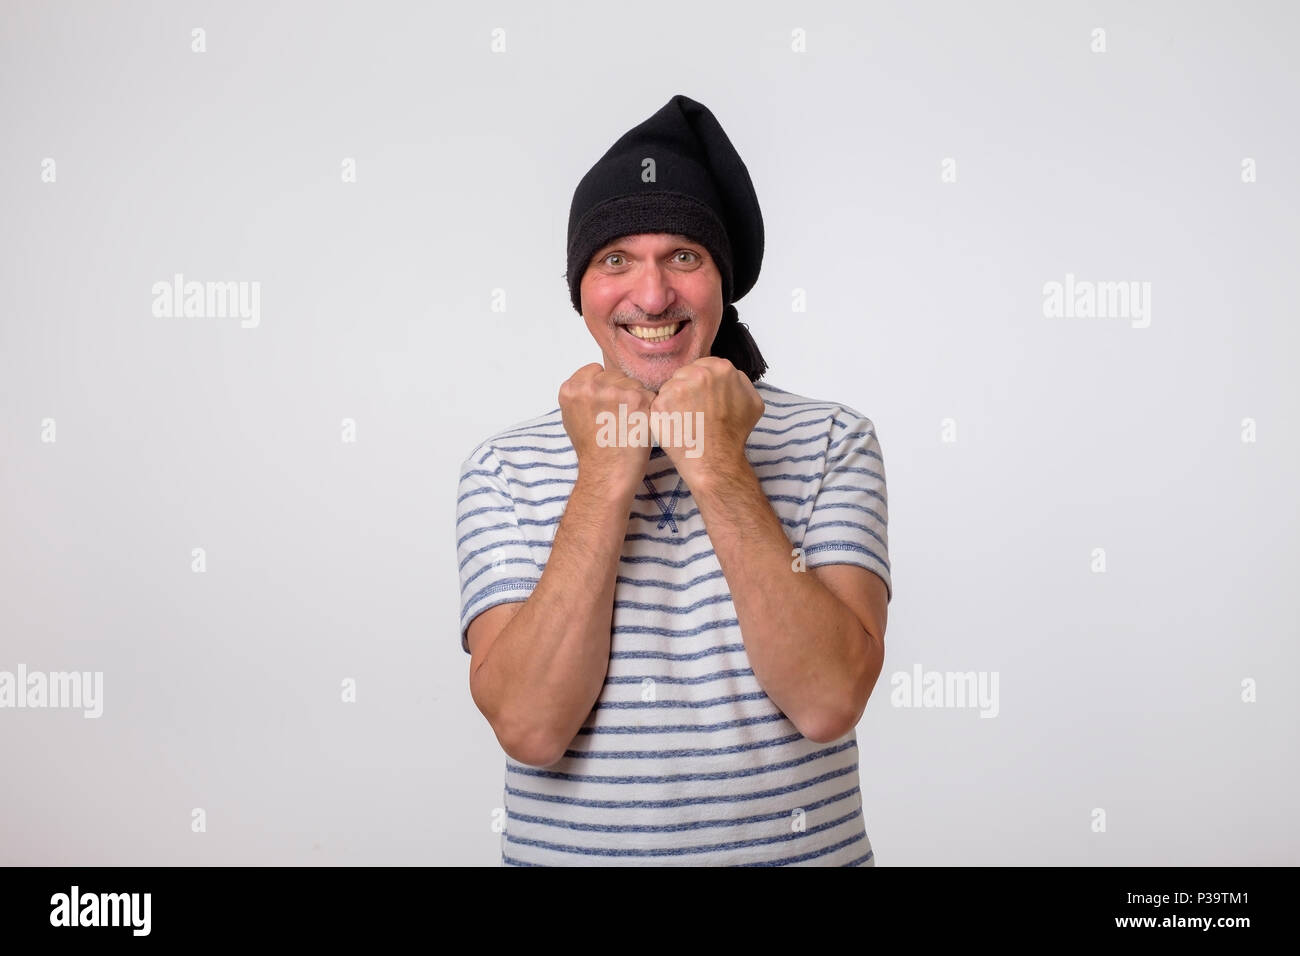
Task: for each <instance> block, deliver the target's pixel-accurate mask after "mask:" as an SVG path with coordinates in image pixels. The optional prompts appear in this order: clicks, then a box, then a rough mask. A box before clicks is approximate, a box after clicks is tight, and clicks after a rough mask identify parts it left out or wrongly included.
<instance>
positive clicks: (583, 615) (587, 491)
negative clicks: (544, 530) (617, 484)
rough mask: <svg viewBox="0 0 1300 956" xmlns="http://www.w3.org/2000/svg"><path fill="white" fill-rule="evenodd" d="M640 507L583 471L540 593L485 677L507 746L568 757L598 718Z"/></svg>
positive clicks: (509, 629)
mask: <svg viewBox="0 0 1300 956" xmlns="http://www.w3.org/2000/svg"><path fill="white" fill-rule="evenodd" d="M632 500H633V491H631V490H629V491H628V492H626V493H614V494H611V493H610V492H609V491H608V490H607V488H605V487H600V486H598V485H596V484H595V483H594V482H588V481H585V480H584V479H583V476H582V475H581V474H579V476H578V480H577V481H576V482H575V484H574V487H573V492H572V494H571V495H570V497H569V501H568V503H567V505H566V506H565V510H564V515H563V517H562V518H561V519H560V523H559V526H558V527H557V528H556V532H555V540H554V542H553V544H552V547H551V553H550V557H549V559H548V560H547V562H546V568H545V570H543V572H542V576H541V578H540V579H539V581H538V583H537V586H536V587H535V588H534V589H533V592H532V594H531V595H529V597H528V599H527V600H526V601H525V602H524V603H523V605H522V607H521V608H520V609H519V611H518V612H517V613H516V614H515V615H514V617H512V618H511V619H510V620H509V621H508V622H507V624H506V625H505V627H504V628H503V629H502V631H501V633H500V635H499V636H498V637H497V639H496V641H495V642H494V643H493V645H492V648H491V650H490V652H489V653H488V655H487V656H486V657H485V658H484V659H483V662H482V665H481V666H480V667H479V670H478V672H477V674H476V678H475V679H476V682H477V685H478V697H479V698H480V708H481V709H482V710H483V713H484V716H486V717H487V718H488V720H489V722H490V723H491V724H492V726H493V729H494V730H495V731H496V732H497V735H498V736H499V737H500V738H501V739H502V740H513V741H530V742H531V744H530V745H529V748H528V749H529V750H530V751H531V752H538V751H540V752H552V753H554V756H555V759H558V757H559V756H560V755H561V754H562V752H563V749H564V748H565V747H566V746H567V745H568V743H569V742H570V741H571V740H572V739H573V737H574V736H575V735H576V733H577V731H578V729H579V728H580V727H581V726H582V724H583V722H584V721H585V720H586V719H587V716H588V715H589V714H590V713H591V708H592V707H593V705H594V704H595V702H596V700H597V698H598V697H599V696H600V692H601V688H602V686H603V685H604V680H605V674H606V671H607V669H608V666H609V652H610V625H611V623H612V617H613V607H614V579H615V577H616V576H617V574H618V562H619V555H620V554H621V552H622V546H623V538H624V535H625V534H626V532H627V522H628V515H629V513H630V511H631V506H632Z"/></svg>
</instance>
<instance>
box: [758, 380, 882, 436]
mask: <svg viewBox="0 0 1300 956" xmlns="http://www.w3.org/2000/svg"><path fill="white" fill-rule="evenodd" d="M754 388H755V389H757V390H758V394H759V396H760V397H761V398H762V399H763V403H764V405H765V406H766V408H765V409H764V410H763V419H764V421H763V422H761V423H760V424H763V425H771V424H774V423H776V422H785V423H787V424H790V423H793V422H796V421H799V422H807V423H808V424H813V423H817V422H820V423H822V425H823V427H824V428H826V429H827V430H834V431H835V433H836V434H841V433H842V432H843V429H844V428H849V429H850V430H853V431H856V430H861V429H863V428H864V427H865V428H866V429H868V430H870V431H873V432H874V431H875V426H874V424H873V423H872V421H871V419H869V418H868V417H867V416H866V415H864V414H862V413H861V412H860V411H858V410H857V409H856V408H853V407H852V406H849V405H845V404H844V403H843V402H837V401H834V400H831V399H820V398H809V397H808V396H806V395H798V394H795V393H794V392H788V391H786V390H785V389H783V388H777V387H776V386H775V385H772V384H770V383H768V382H766V381H763V380H762V379H760V380H759V381H757V382H755V383H754ZM769 419H770V421H768V420H769Z"/></svg>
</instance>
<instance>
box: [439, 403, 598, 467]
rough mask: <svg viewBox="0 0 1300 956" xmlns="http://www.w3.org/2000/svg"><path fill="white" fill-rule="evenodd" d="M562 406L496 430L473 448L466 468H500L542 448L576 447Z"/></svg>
mask: <svg viewBox="0 0 1300 956" xmlns="http://www.w3.org/2000/svg"><path fill="white" fill-rule="evenodd" d="M572 447H573V446H572V444H571V443H570V442H569V436H568V433H567V432H565V430H564V422H563V420H562V418H561V417H560V409H559V408H558V407H557V408H553V409H551V410H550V411H548V412H543V413H542V414H541V415H535V416H533V417H532V418H527V419H524V420H523V421H520V422H516V423H515V424H513V425H511V426H509V427H508V428H503V429H501V430H500V431H498V432H495V433H493V434H491V435H489V436H487V437H486V438H484V439H483V440H482V441H481V442H479V443H478V444H477V445H475V446H474V448H473V449H471V450H470V452H469V454H468V455H466V456H465V458H464V460H463V464H462V471H465V470H473V469H477V468H484V467H488V468H499V467H500V466H501V465H502V464H506V463H509V462H511V461H513V460H515V459H517V458H520V457H521V456H522V457H527V456H529V455H535V454H536V453H538V452H559V451H564V450H566V449H570V448H572Z"/></svg>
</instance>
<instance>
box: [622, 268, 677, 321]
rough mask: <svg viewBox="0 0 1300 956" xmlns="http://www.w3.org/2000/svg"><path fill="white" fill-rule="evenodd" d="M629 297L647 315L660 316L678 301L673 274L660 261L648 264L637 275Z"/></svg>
mask: <svg viewBox="0 0 1300 956" xmlns="http://www.w3.org/2000/svg"><path fill="white" fill-rule="evenodd" d="M629 297H630V298H631V299H632V301H633V302H634V303H635V304H636V306H637V308H639V309H640V310H641V311H642V312H644V313H646V315H659V314H660V313H662V312H663V311H665V310H666V309H668V308H669V307H670V306H671V305H672V304H673V303H674V302H676V301H677V292H676V290H675V289H674V288H673V282H672V272H671V271H670V270H668V269H665V268H664V267H663V266H662V265H661V264H660V263H659V262H658V261H652V262H649V263H647V264H646V266H645V267H644V268H643V269H642V270H641V271H640V273H639V274H638V275H637V278H636V283H635V285H634V286H633V288H632V293H631V295H630V296H629Z"/></svg>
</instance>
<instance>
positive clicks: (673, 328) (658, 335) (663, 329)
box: [619, 319, 691, 344]
mask: <svg viewBox="0 0 1300 956" xmlns="http://www.w3.org/2000/svg"><path fill="white" fill-rule="evenodd" d="M690 321H691V320H690V319H685V320H683V321H681V322H670V323H668V324H667V325H623V326H619V328H621V329H622V330H623V331H624V332H626V333H627V334H628V335H631V336H635V337H636V338H638V339H640V340H641V341H642V342H650V343H652V344H654V343H658V342H667V341H668V340H669V339H671V338H673V337H674V336H676V335H678V334H679V333H680V332H681V331H682V329H684V328H686V326H688V325H689V324H690Z"/></svg>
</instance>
